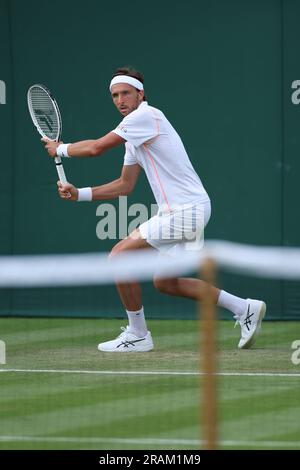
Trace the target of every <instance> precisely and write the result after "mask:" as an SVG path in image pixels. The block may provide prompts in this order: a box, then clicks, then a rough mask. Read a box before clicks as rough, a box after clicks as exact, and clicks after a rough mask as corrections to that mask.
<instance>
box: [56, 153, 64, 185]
mask: <svg viewBox="0 0 300 470" xmlns="http://www.w3.org/2000/svg"><path fill="white" fill-rule="evenodd" d="M55 165H56V170H57V174H58V177H59V181H61V182H62V183H67V178H66V175H65V172H64V167H63V164H62V162H61V158H60V157H55Z"/></svg>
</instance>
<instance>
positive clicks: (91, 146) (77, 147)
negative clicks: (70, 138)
mask: <svg viewBox="0 0 300 470" xmlns="http://www.w3.org/2000/svg"><path fill="white" fill-rule="evenodd" d="M42 142H44V143H45V148H46V150H47V152H48V154H49V155H50V156H51V157H56V156H57V153H56V152H57V147H58V146H59V145H60V144H62V142H53V141H49V140H48V139H46V138H43V139H42ZM124 142H125V140H124V139H123V138H122V137H120V136H119V135H117V134H115V133H114V132H109V133H108V134H106V135H105V136H103V137H100V139H91V140H82V141H80V142H76V143H74V144H69V145H68V155H69V156H70V157H96V156H99V155H102V154H103V153H104V152H107V151H108V150H110V149H112V148H114V147H117V146H118V145H121V144H124Z"/></svg>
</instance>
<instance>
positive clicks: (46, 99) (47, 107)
mask: <svg viewBox="0 0 300 470" xmlns="http://www.w3.org/2000/svg"><path fill="white" fill-rule="evenodd" d="M29 100H30V109H31V113H32V118H33V119H34V121H35V123H36V125H37V126H38V127H39V128H40V130H41V131H42V133H43V134H44V135H45V136H46V137H48V138H49V139H51V140H56V139H57V138H58V136H59V133H60V120H59V116H58V113H57V110H56V108H55V106H54V103H53V101H52V99H51V97H50V96H49V95H48V94H47V93H46V91H45V90H43V89H42V88H40V87H33V88H32V89H31V90H30V95H29Z"/></svg>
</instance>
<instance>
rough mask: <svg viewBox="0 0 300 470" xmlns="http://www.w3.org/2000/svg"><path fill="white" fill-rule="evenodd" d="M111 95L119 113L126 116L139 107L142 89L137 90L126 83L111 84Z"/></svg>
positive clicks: (142, 96)
mask: <svg viewBox="0 0 300 470" xmlns="http://www.w3.org/2000/svg"><path fill="white" fill-rule="evenodd" d="M111 96H112V99H113V102H114V104H115V105H116V107H117V108H118V110H119V111H120V113H121V114H122V115H123V116H127V115H128V114H130V113H132V111H134V110H135V109H137V108H138V107H139V105H140V104H141V102H142V101H143V98H144V91H143V90H141V91H139V90H137V89H136V88H134V87H133V86H131V85H128V84H127V83H118V84H117V85H113V87H112V90H111Z"/></svg>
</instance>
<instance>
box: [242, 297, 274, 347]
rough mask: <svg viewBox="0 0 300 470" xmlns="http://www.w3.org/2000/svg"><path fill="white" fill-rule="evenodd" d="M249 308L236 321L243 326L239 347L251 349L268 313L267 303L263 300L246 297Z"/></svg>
mask: <svg viewBox="0 0 300 470" xmlns="http://www.w3.org/2000/svg"><path fill="white" fill-rule="evenodd" d="M246 301H247V308H246V310H245V312H244V313H243V314H242V315H241V317H240V318H239V319H238V320H237V322H236V323H239V324H240V326H241V339H240V341H239V344H238V348H239V349H249V348H251V346H252V345H253V344H254V342H255V340H256V338H257V336H258V335H259V333H260V329H261V322H262V320H263V318H264V316H265V313H266V309H267V307H266V304H265V303H264V302H262V301H261V300H253V299H246Z"/></svg>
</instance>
